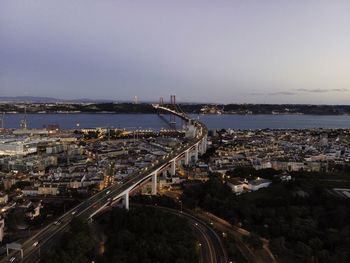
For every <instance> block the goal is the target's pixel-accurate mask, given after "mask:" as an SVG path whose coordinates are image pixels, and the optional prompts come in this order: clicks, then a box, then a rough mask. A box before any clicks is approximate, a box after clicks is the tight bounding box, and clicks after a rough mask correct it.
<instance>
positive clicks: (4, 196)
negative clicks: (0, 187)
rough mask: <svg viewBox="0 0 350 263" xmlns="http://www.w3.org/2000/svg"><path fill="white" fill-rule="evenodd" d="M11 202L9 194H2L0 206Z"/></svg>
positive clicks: (0, 195)
mask: <svg viewBox="0 0 350 263" xmlns="http://www.w3.org/2000/svg"><path fill="white" fill-rule="evenodd" d="M8 201H9V197H8V195H7V194H5V193H3V192H0V204H1V205H5V204H6V203H7V202H8Z"/></svg>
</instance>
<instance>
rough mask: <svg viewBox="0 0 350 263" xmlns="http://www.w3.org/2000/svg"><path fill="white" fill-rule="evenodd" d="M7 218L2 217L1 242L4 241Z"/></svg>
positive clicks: (0, 224)
mask: <svg viewBox="0 0 350 263" xmlns="http://www.w3.org/2000/svg"><path fill="white" fill-rule="evenodd" d="M4 230H5V219H4V218H1V219H0V242H2V240H3V239H4V235H5V231H4Z"/></svg>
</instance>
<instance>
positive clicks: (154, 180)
mask: <svg viewBox="0 0 350 263" xmlns="http://www.w3.org/2000/svg"><path fill="white" fill-rule="evenodd" d="M156 194H157V172H154V174H152V195H156Z"/></svg>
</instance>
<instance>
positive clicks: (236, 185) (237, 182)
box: [226, 177, 248, 195]
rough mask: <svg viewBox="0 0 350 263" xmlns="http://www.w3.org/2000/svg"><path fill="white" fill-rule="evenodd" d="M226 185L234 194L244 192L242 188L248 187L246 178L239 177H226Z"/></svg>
mask: <svg viewBox="0 0 350 263" xmlns="http://www.w3.org/2000/svg"><path fill="white" fill-rule="evenodd" d="M226 184H227V186H229V187H230V188H231V190H232V192H234V193H235V194H237V195H238V194H241V193H243V192H244V189H246V188H248V182H247V180H246V179H241V178H238V177H237V178H228V179H227V180H226Z"/></svg>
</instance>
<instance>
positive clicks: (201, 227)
mask: <svg viewBox="0 0 350 263" xmlns="http://www.w3.org/2000/svg"><path fill="white" fill-rule="evenodd" d="M154 207H157V208H158V209H161V210H162V211H164V212H166V213H169V214H173V215H176V216H179V217H183V218H185V219H186V220H187V221H188V222H189V223H190V225H191V226H192V228H193V230H194V232H195V235H196V237H197V238H198V241H199V244H200V245H199V249H200V262H201V263H227V262H228V260H227V257H226V252H225V248H224V247H223V245H222V242H221V240H220V237H219V236H218V235H217V234H216V232H215V231H214V230H213V229H212V227H211V226H210V225H208V224H207V223H205V222H204V221H202V220H201V219H199V218H196V217H194V216H192V215H190V214H188V213H185V212H181V211H179V210H175V209H170V208H166V207H159V206H154Z"/></svg>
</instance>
